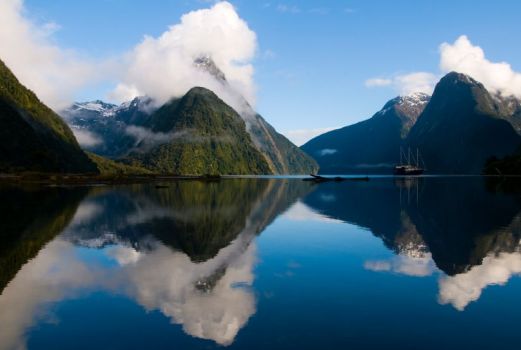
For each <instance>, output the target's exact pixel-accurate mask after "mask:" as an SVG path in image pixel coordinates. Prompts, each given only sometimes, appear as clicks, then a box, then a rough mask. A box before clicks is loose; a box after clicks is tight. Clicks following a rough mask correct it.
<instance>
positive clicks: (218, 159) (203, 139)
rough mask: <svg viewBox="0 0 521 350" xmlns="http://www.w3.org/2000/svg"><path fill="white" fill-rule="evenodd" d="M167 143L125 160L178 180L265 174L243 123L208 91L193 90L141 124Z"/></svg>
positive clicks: (267, 169)
mask: <svg viewBox="0 0 521 350" xmlns="http://www.w3.org/2000/svg"><path fill="white" fill-rule="evenodd" d="M144 126H145V127H146V128H148V129H150V130H152V131H153V132H155V133H162V134H171V136H170V141H169V142H168V143H163V144H159V145H152V147H151V148H150V149H149V150H148V151H145V152H141V151H140V152H134V153H132V154H131V155H129V156H128V157H127V158H126V159H125V161H126V162H127V163H128V164H137V165H141V166H143V167H145V168H147V169H149V170H151V171H153V172H156V173H163V174H178V175H205V174H210V175H227V174H271V173H272V171H271V169H270V167H269V165H268V163H267V162H266V160H265V158H264V156H263V155H262V154H261V153H260V152H259V151H258V150H257V149H256V148H255V146H254V144H253V142H252V140H251V137H250V135H249V134H248V132H247V131H246V124H245V123H244V121H243V119H242V118H241V117H240V116H239V114H237V112H236V111H234V110H233V109H232V108H231V107H230V106H228V105H227V104H226V103H224V102H223V101H222V100H221V99H219V98H218V97H217V96H216V95H215V94H214V93H213V92H211V91H210V90H207V89H204V88H193V89H191V90H190V91H189V92H188V93H187V94H186V95H185V96H184V97H183V98H181V99H179V100H173V101H171V102H170V103H167V104H165V105H164V106H163V107H161V108H160V109H159V110H157V111H156V112H155V113H154V114H152V115H151V116H150V119H149V120H148V121H147V122H146V123H145V125H144Z"/></svg>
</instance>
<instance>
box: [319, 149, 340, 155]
mask: <svg viewBox="0 0 521 350" xmlns="http://www.w3.org/2000/svg"><path fill="white" fill-rule="evenodd" d="M337 152H338V150H336V149H333V148H324V149H322V150H320V155H321V156H322V157H324V156H330V155H332V154H335V153H337Z"/></svg>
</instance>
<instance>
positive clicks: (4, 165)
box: [0, 61, 97, 173]
mask: <svg viewBox="0 0 521 350" xmlns="http://www.w3.org/2000/svg"><path fill="white" fill-rule="evenodd" d="M0 125H1V126H2V127H1V128H0V140H1V141H0V172H3V173H16V172H26V171H38V172H61V173H96V172H97V170H96V166H95V164H94V163H93V162H91V161H90V159H89V158H88V157H87V155H86V154H85V153H84V152H83V151H82V150H81V148H80V147H79V145H78V142H77V141H76V139H75V137H74V135H73V133H72V131H71V130H70V129H69V127H68V126H67V124H65V122H64V121H63V120H62V119H61V118H60V117H59V116H58V115H57V114H56V113H54V112H53V111H52V110H51V109H49V108H48V107H47V106H45V105H44V104H43V103H42V102H40V100H38V98H37V97H36V95H35V94H34V93H33V92H32V91H30V90H29V89H27V88H26V87H24V86H23V85H22V84H20V82H19V81H18V79H16V77H15V76H14V75H13V73H12V72H11V71H10V70H9V68H7V66H6V65H5V64H4V63H3V62H2V61H0Z"/></svg>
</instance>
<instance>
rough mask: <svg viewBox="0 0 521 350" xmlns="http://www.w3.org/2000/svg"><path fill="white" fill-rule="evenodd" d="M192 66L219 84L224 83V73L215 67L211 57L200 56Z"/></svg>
mask: <svg viewBox="0 0 521 350" xmlns="http://www.w3.org/2000/svg"><path fill="white" fill-rule="evenodd" d="M194 66H195V67H197V68H199V69H200V70H201V71H204V72H207V73H209V74H210V75H211V76H213V77H214V78H215V79H217V80H218V81H219V82H221V83H222V82H225V81H226V76H225V75H224V73H223V72H222V71H221V70H220V69H219V67H217V65H216V64H215V62H214V61H213V59H212V57H211V56H209V55H201V56H199V57H197V58H196V59H195V60H194Z"/></svg>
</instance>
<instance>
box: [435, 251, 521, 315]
mask: <svg viewBox="0 0 521 350" xmlns="http://www.w3.org/2000/svg"><path fill="white" fill-rule="evenodd" d="M519 274H521V254H520V253H518V252H515V253H500V254H498V255H490V256H487V257H485V258H484V259H483V262H482V264H481V265H478V266H474V267H473V268H471V269H470V270H469V271H467V272H465V273H461V274H458V275H455V276H447V277H443V278H441V279H440V280H439V288H440V291H439V295H438V300H439V302H440V303H441V304H451V305H452V306H454V307H455V308H456V309H457V310H460V311H462V310H464V309H465V307H467V305H468V304H469V303H471V302H473V301H476V300H478V299H479V297H480V296H481V293H482V292H483V289H485V288H486V287H488V286H491V285H505V284H506V283H507V282H508V280H509V279H510V278H511V277H512V276H513V275H519Z"/></svg>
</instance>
